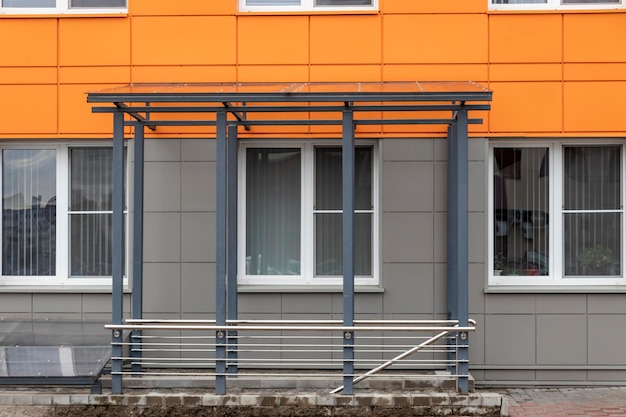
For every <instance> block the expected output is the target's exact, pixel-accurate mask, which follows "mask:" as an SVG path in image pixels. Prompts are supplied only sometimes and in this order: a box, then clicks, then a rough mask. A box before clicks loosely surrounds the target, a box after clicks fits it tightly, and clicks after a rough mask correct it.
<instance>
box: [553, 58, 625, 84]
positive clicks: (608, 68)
mask: <svg viewBox="0 0 626 417" xmlns="http://www.w3.org/2000/svg"><path fill="white" fill-rule="evenodd" d="M624 78H626V62H619V63H610V64H605V63H602V64H596V63H585V64H565V65H563V79H564V80H565V81H620V80H624Z"/></svg>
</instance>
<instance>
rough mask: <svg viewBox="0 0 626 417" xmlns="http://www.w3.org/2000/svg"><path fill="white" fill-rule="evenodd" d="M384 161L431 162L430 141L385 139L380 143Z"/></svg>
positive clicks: (431, 142) (432, 150) (431, 148)
mask: <svg viewBox="0 0 626 417" xmlns="http://www.w3.org/2000/svg"><path fill="white" fill-rule="evenodd" d="M381 148H382V150H383V160H384V161H426V162H430V161H432V160H433V152H434V143H433V141H432V140H413V139H386V140H385V141H383V143H382V147H381Z"/></svg>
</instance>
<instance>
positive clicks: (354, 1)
mask: <svg viewBox="0 0 626 417" xmlns="http://www.w3.org/2000/svg"><path fill="white" fill-rule="evenodd" d="M315 5H316V6H371V5H372V0H316V1H315Z"/></svg>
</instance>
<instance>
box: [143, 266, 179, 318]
mask: <svg viewBox="0 0 626 417" xmlns="http://www.w3.org/2000/svg"><path fill="white" fill-rule="evenodd" d="M143 293H144V302H143V310H144V312H149V313H159V312H163V313H173V314H180V308H181V300H180V264H179V263H147V264H145V265H144V278H143Z"/></svg>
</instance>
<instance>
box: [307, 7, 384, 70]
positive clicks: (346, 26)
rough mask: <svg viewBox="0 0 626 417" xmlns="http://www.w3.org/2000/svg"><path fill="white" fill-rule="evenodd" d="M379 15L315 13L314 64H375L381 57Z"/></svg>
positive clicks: (312, 51)
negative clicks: (322, 14)
mask: <svg viewBox="0 0 626 417" xmlns="http://www.w3.org/2000/svg"><path fill="white" fill-rule="evenodd" d="M380 25H381V19H380V17H379V16H378V15H358V16H344V15H334V16H312V17H311V63H312V64H374V63H380V58H381V50H380V47H381V38H380V28H381V26H380Z"/></svg>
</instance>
